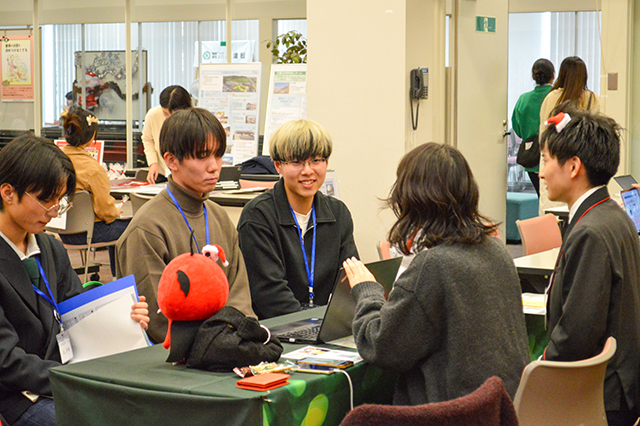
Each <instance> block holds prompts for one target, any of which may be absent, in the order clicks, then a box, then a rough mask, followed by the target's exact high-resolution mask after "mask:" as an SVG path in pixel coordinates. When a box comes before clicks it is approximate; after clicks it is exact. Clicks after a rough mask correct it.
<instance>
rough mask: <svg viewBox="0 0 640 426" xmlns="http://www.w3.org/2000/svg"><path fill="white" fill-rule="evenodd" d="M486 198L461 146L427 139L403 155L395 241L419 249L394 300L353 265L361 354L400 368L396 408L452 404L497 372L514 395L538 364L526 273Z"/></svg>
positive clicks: (349, 266)
mask: <svg viewBox="0 0 640 426" xmlns="http://www.w3.org/2000/svg"><path fill="white" fill-rule="evenodd" d="M478 199H479V194H478V185H477V183H476V181H475V179H474V177H473V174H472V173H471V169H470V168H469V164H468V163H467V161H466V160H465V158H464V157H463V156H462V154H461V153H460V151H458V150H457V149H455V148H453V147H451V146H448V145H440V144H436V143H433V142H431V143H427V144H424V145H421V146H419V147H417V148H415V149H414V150H412V151H411V152H409V153H407V154H406V155H405V156H404V157H403V158H402V160H401V161H400V164H399V166H398V172H397V180H396V182H395V184H394V185H393V188H392V189H391V193H390V195H389V198H388V200H387V202H388V204H389V206H390V207H391V209H392V210H393V212H394V213H395V215H396V217H397V218H398V219H397V221H396V223H395V224H394V225H393V227H392V228H391V231H390V232H389V241H390V242H391V244H393V245H395V246H396V247H399V248H400V249H401V250H402V251H403V252H404V254H409V253H411V252H416V253H417V254H416V255H415V258H414V259H413V261H412V262H411V264H410V265H409V267H408V268H407V269H406V270H405V271H404V272H403V273H402V274H401V275H400V276H399V277H398V279H397V280H396V282H395V284H394V287H393V290H392V291H391V293H390V294H389V300H388V302H387V301H385V298H384V289H383V288H382V286H381V285H380V284H378V283H376V282H375V278H374V276H373V275H372V274H371V273H370V272H369V270H368V269H367V268H366V266H364V264H363V263H362V262H360V261H358V260H356V259H348V260H346V261H345V262H344V264H343V265H344V268H345V272H346V274H347V277H348V279H349V284H350V285H351V287H352V288H351V294H352V296H353V298H354V299H355V301H356V312H355V316H354V319H353V335H354V338H355V342H356V346H357V348H358V352H359V353H360V355H361V356H362V357H363V358H364V360H365V362H368V363H371V364H373V365H376V366H378V367H381V368H385V369H390V370H393V371H395V372H397V373H399V378H398V381H397V384H396V389H395V394H394V399H393V403H394V404H395V405H420V404H425V403H432V402H440V401H448V400H452V399H455V398H458V397H461V396H464V395H468V394H469V393H471V392H473V391H475V390H476V389H477V388H479V387H480V386H481V385H482V384H483V383H484V382H485V380H487V379H488V378H489V377H491V376H498V377H500V378H501V379H502V380H503V382H504V385H505V388H506V390H507V392H508V393H509V395H511V397H512V398H513V396H514V395H515V392H516V390H517V388H518V384H519V383H520V377H521V374H522V371H523V369H524V367H525V366H526V364H527V363H528V362H529V353H528V349H529V347H528V340H527V331H526V328H525V322H524V314H523V312H522V298H521V289H520V281H519V279H518V273H517V272H516V268H515V266H514V264H513V260H512V258H511V255H510V254H509V253H508V252H507V250H506V248H505V246H504V244H503V243H502V242H501V241H500V240H499V239H498V238H495V237H492V236H491V235H492V234H493V233H494V232H495V228H496V226H497V225H495V224H493V223H492V222H491V221H489V220H488V219H486V218H484V217H482V216H481V215H480V214H479V213H478Z"/></svg>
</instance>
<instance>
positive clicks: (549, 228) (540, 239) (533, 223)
mask: <svg viewBox="0 0 640 426" xmlns="http://www.w3.org/2000/svg"><path fill="white" fill-rule="evenodd" d="M516 225H517V226H518V232H519V233H520V238H521V239H522V248H523V250H524V254H525V255H530V254H535V253H540V252H542V251H547V250H551V249H554V248H558V247H560V246H561V245H562V234H561V232H560V227H559V226H558V220H557V219H556V217H555V215H553V214H551V213H547V214H545V215H543V216H536V217H532V218H531V219H524V220H516Z"/></svg>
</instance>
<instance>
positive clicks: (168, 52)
mask: <svg viewBox="0 0 640 426" xmlns="http://www.w3.org/2000/svg"><path fill="white" fill-rule="evenodd" d="M299 25H301V24H298V26H299ZM41 28H42V42H41V46H42V48H41V52H42V62H41V64H42V65H41V66H42V121H43V123H42V125H43V136H46V137H49V138H51V139H58V138H60V137H61V129H60V127H59V123H60V114H61V113H62V112H63V111H64V110H65V109H68V107H69V106H70V105H71V104H75V105H80V106H83V107H85V108H87V109H88V110H90V111H92V112H93V113H94V114H95V115H96V116H97V117H98V118H99V120H100V127H99V130H98V139H103V140H105V156H104V158H105V162H106V163H107V166H109V164H110V163H111V162H118V163H126V160H127V158H126V143H125V141H126V134H125V128H126V102H125V99H126V88H127V81H126V73H125V70H126V67H125V62H126V57H125V48H126V26H125V24H124V23H114V24H65V25H43V26H42V27H41ZM258 34H259V28H258V20H234V21H233V28H232V40H233V45H232V54H233V58H232V62H258V61H259V60H260V58H259V55H258V53H259V45H260V40H258V38H259V35H258ZM225 38H226V22H225V21H222V20H218V21H199V22H197V21H188V22H142V23H134V24H132V26H131V44H132V53H131V55H132V80H133V84H132V91H133V129H134V135H133V136H134V150H133V151H134V159H133V162H132V163H133V165H134V167H140V166H145V165H146V162H145V158H144V155H143V150H142V146H141V138H140V135H141V130H142V120H141V118H144V115H145V114H146V111H147V110H148V109H149V108H151V107H153V106H155V105H158V104H159V95H160V92H161V91H162V89H164V88H165V87H167V86H169V85H174V84H177V85H181V86H183V87H185V88H186V89H187V90H189V91H190V93H191V94H192V96H193V97H194V100H195V102H196V103H197V97H198V67H199V65H200V63H206V62H222V63H224V62H226V43H225ZM238 49H240V50H241V52H240V53H237V50H238ZM27 128H28V127H27ZM25 130H26V129H25Z"/></svg>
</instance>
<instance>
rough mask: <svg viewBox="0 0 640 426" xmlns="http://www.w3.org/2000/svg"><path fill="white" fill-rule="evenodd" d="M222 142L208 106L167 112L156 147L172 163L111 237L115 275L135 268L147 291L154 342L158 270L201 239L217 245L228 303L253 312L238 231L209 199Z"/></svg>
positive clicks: (162, 330) (159, 335)
mask: <svg viewBox="0 0 640 426" xmlns="http://www.w3.org/2000/svg"><path fill="white" fill-rule="evenodd" d="M226 148H227V138H226V134H225V132H224V129H223V128H222V125H221V124H220V122H219V121H218V120H217V119H216V118H215V117H214V116H213V114H211V113H210V112H209V111H207V110H204V109H201V108H188V109H183V110H180V111H177V112H176V113H174V114H172V115H171V116H170V117H169V118H167V120H166V122H165V124H164V125H163V126H162V132H161V133H160V149H161V150H162V155H163V157H164V161H165V163H166V164H167V167H168V168H169V170H171V176H170V177H169V179H168V180H169V182H168V184H167V187H166V188H165V189H164V190H162V192H160V193H159V194H158V195H156V196H155V197H153V198H152V199H151V200H149V201H147V202H146V203H145V204H144V205H143V206H142V207H141V208H140V210H138V212H137V213H136V215H135V217H134V218H133V219H132V220H131V224H130V225H129V226H128V227H127V230H126V231H125V233H124V234H122V236H121V237H120V239H119V240H118V243H117V245H116V253H117V255H118V260H117V268H116V269H117V275H118V277H123V276H126V275H130V274H133V275H135V278H136V283H137V285H138V292H139V293H143V294H146V295H147V296H148V298H149V305H150V306H151V314H150V315H151V322H150V323H149V337H150V338H151V340H152V341H153V342H154V343H158V342H162V341H164V338H165V336H166V334H167V328H168V320H167V318H166V317H165V316H164V315H162V313H161V312H158V300H157V295H158V284H159V283H160V277H161V276H162V272H163V271H164V268H165V267H166V266H167V264H168V263H169V262H170V261H171V260H173V258H175V257H176V256H179V255H181V254H183V253H189V252H191V251H192V248H193V251H195V252H199V253H200V252H201V250H202V248H203V247H204V246H205V245H209V244H219V245H220V246H221V247H222V249H223V250H224V252H225V254H226V256H227V261H228V262H229V266H224V267H223V266H222V263H221V262H220V263H219V264H220V265H221V267H222V270H223V271H224V273H225V274H226V275H227V278H228V280H229V298H228V300H227V305H228V306H233V307H234V308H236V309H238V310H239V311H241V312H242V313H244V314H245V315H247V316H253V317H255V314H254V313H253V311H252V310H251V294H250V293H249V281H248V279H247V271H246V269H245V266H244V260H243V259H242V253H240V248H239V247H238V233H237V232H236V230H235V228H234V226H233V223H231V220H230V219H229V216H228V215H227V213H226V212H225V211H224V209H223V208H222V207H220V206H219V205H217V204H216V203H214V202H213V201H211V200H209V192H211V191H213V190H214V189H215V187H216V182H218V178H219V177H220V169H221V167H222V155H223V154H224V152H225V150H226Z"/></svg>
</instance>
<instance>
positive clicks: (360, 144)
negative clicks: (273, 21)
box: [307, 0, 444, 261]
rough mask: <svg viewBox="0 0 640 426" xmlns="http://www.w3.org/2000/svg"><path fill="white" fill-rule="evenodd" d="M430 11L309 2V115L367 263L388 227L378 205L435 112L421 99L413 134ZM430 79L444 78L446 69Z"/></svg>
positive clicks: (378, 3)
mask: <svg viewBox="0 0 640 426" xmlns="http://www.w3.org/2000/svg"><path fill="white" fill-rule="evenodd" d="M433 7H434V6H433V2H424V1H418V0H416V1H411V0H410V1H405V0H387V1H382V0H350V1H342V0H308V1H307V28H308V34H309V52H311V53H310V54H309V58H308V99H309V101H308V115H309V118H311V119H313V120H316V121H318V122H319V123H320V124H322V125H323V126H325V127H326V128H327V130H328V131H329V132H330V133H331V135H332V137H333V140H334V154H333V155H332V157H331V161H330V167H331V168H335V169H336V170H337V173H338V179H339V185H340V195H341V198H342V200H343V201H344V202H345V203H346V204H347V206H348V207H349V209H350V210H351V214H352V215H353V219H354V223H355V227H356V229H355V238H356V243H357V245H358V250H359V251H360V255H361V258H362V259H363V260H365V261H370V260H374V259H376V258H377V255H376V252H375V245H376V243H377V242H378V241H379V240H384V239H386V233H387V231H388V230H389V228H390V226H391V224H392V223H393V217H392V214H391V212H390V211H389V210H388V209H385V210H381V206H382V203H381V201H380V200H379V199H381V198H385V197H386V196H387V195H388V193H389V189H390V188H391V185H392V184H393V182H394V181H395V172H396V168H397V164H398V162H399V160H400V158H401V157H402V156H403V155H404V153H405V147H409V146H413V145H416V144H419V143H423V142H427V141H429V140H430V139H431V138H432V130H433V129H432V128H433V126H432V115H433V114H432V112H433V111H434V110H435V109H436V107H435V106H433V103H432V102H433V101H432V100H426V101H422V105H421V111H420V112H421V114H420V122H419V127H418V131H417V132H415V133H414V132H413V131H412V130H411V123H410V117H409V97H408V93H409V86H408V84H409V70H410V69H411V68H415V67H418V66H429V65H430V64H431V63H432V54H433V52H432V46H433V44H432V38H433V34H432V32H431V28H432V27H433V25H432V21H433V16H432V11H433ZM443 19H444V17H443ZM328 28H336V29H339V30H336V31H328ZM435 74H436V75H441V77H440V78H442V79H444V77H443V74H444V70H442V71H440V72H439V73H435ZM434 78H436V79H437V78H438V77H434Z"/></svg>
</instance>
